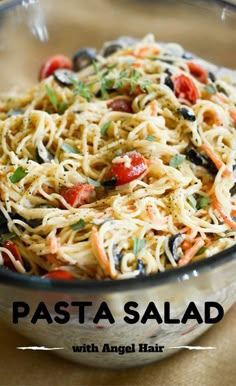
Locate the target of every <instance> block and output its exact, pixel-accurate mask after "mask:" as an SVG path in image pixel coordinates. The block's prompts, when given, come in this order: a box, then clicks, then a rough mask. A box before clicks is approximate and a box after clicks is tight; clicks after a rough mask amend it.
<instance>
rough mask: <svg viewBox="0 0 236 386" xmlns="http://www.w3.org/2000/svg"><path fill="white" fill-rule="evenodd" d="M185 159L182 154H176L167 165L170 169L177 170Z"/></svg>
mask: <svg viewBox="0 0 236 386" xmlns="http://www.w3.org/2000/svg"><path fill="white" fill-rule="evenodd" d="M185 159H186V156H185V155H183V154H176V155H174V157H172V158H171V159H170V162H169V165H170V166H172V168H177V167H178V166H180V165H181V164H182V163H183V162H184V161H185Z"/></svg>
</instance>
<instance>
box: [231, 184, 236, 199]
mask: <svg viewBox="0 0 236 386" xmlns="http://www.w3.org/2000/svg"><path fill="white" fill-rule="evenodd" d="M230 194H231V196H234V195H235V194H236V184H234V186H233V187H232V188H231V189H230Z"/></svg>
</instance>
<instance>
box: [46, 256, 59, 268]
mask: <svg viewBox="0 0 236 386" xmlns="http://www.w3.org/2000/svg"><path fill="white" fill-rule="evenodd" d="M45 257H46V258H47V260H48V261H50V263H52V264H56V265H58V266H59V265H62V263H61V262H59V261H58V260H57V258H56V257H55V256H54V255H53V254H52V253H48V254H47V255H45Z"/></svg>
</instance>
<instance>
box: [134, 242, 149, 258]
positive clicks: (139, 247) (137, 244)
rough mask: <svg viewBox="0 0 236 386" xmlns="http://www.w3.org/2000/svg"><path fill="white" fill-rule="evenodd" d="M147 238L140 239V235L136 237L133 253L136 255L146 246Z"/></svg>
mask: <svg viewBox="0 0 236 386" xmlns="http://www.w3.org/2000/svg"><path fill="white" fill-rule="evenodd" d="M145 244H146V242H145V240H143V239H139V238H138V237H135V238H134V245H133V253H134V255H135V256H137V255H138V253H139V252H140V251H141V250H142V249H143V248H144V247H145Z"/></svg>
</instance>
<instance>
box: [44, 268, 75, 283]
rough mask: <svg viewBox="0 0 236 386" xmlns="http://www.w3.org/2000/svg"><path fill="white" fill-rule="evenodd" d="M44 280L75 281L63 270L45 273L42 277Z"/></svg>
mask: <svg viewBox="0 0 236 386" xmlns="http://www.w3.org/2000/svg"><path fill="white" fill-rule="evenodd" d="M42 277H43V278H45V279H59V280H73V279H75V278H74V276H73V275H71V273H70V272H67V271H64V270H63V269H57V270H54V271H51V272H48V273H46V274H45V275H43V276H42Z"/></svg>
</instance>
